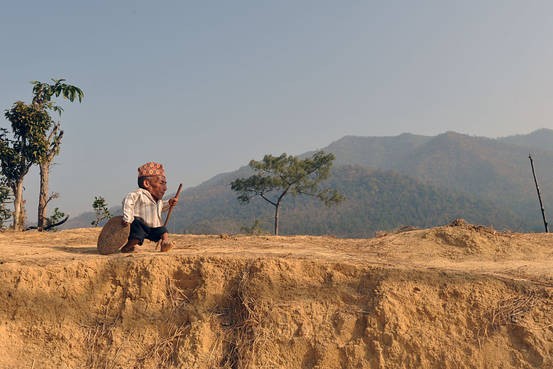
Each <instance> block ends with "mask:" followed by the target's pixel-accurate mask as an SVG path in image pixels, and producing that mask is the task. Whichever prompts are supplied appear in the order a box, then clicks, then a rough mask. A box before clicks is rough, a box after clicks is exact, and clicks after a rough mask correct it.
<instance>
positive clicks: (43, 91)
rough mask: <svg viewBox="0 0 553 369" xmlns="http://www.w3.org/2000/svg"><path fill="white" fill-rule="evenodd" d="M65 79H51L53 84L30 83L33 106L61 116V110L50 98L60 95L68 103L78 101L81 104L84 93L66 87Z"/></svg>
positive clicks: (74, 88) (77, 89)
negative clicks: (31, 85)
mask: <svg viewBox="0 0 553 369" xmlns="http://www.w3.org/2000/svg"><path fill="white" fill-rule="evenodd" d="M64 81H65V79H63V78H60V79H53V78H52V82H54V84H49V83H44V82H39V81H32V82H31V83H32V84H33V95H34V97H33V105H38V106H41V107H43V108H44V109H49V110H53V111H55V112H57V113H58V114H60V115H61V112H62V111H63V109H62V108H61V107H60V106H58V105H55V104H54V102H53V101H52V97H54V96H55V97H59V96H60V95H61V96H62V97H63V98H65V99H68V100H69V101H71V102H73V101H75V99H77V100H79V102H82V100H83V97H84V92H83V91H82V90H81V89H80V88H78V87H76V86H73V85H68V84H66V83H64Z"/></svg>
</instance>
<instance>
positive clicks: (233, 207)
mask: <svg viewBox="0 0 553 369" xmlns="http://www.w3.org/2000/svg"><path fill="white" fill-rule="evenodd" d="M322 150H324V151H326V152H332V153H333V154H334V155H335V156H336V161H335V168H334V169H333V175H332V177H331V178H330V180H329V181H328V183H327V184H328V185H329V186H332V187H334V188H337V189H339V190H340V191H342V192H343V193H344V194H345V195H346V197H347V198H348V200H347V201H345V202H344V203H343V204H340V205H339V206H337V207H335V208H330V209H326V208H325V207H324V206H322V205H321V204H318V203H314V202H310V201H309V200H308V199H302V198H297V199H294V198H289V199H287V200H286V202H285V204H284V205H283V213H282V223H281V231H282V234H334V235H337V236H346V237H347V236H349V237H369V236H372V235H373V234H374V232H375V231H377V230H387V229H394V228H397V227H400V226H405V225H414V226H421V227H430V226H435V225H440V224H444V223H445V222H448V221H451V220H452V219H453V218H456V217H462V218H466V219H467V220H468V221H471V222H474V223H477V224H484V225H492V226H494V227H496V228H499V229H504V228H507V229H512V230H517V231H541V229H543V225H542V224H541V214H540V213H539V205H538V202H537V198H536V192H535V187H534V184H533V180H532V177H531V169H530V163H529V160H528V154H529V152H532V153H533V155H534V159H535V162H536V166H537V169H538V178H539V180H540V187H541V188H542V192H543V199H544V204H545V207H546V211H547V208H548V204H551V205H552V206H553V170H548V168H547V167H546V163H553V131H552V130H549V129H541V130H539V131H536V132H532V133H530V134H528V135H517V136H509V137H503V138H497V139H491V138H484V137H474V136H468V135H464V134H459V133H455V132H446V133H443V134H440V135H437V136H420V135H414V134H409V133H405V134H401V135H399V136H395V137H357V136H345V137H343V138H341V139H339V140H337V141H334V142H332V143H331V144H330V145H328V146H327V147H325V148H323V149H322ZM276 154H278V153H276ZM304 155H307V154H304ZM256 159H260V158H256ZM249 174H250V169H249V168H248V167H242V168H240V169H239V170H237V171H235V172H230V173H224V174H219V175H216V176H214V177H213V178H211V179H210V180H208V181H206V182H204V183H202V184H200V185H199V186H196V187H194V188H189V189H187V190H185V191H184V192H183V194H182V195H181V199H182V201H181V203H180V204H179V206H178V207H177V208H175V210H174V211H173V215H172V221H171V222H170V223H171V225H170V231H171V232H178V233H180V232H185V233H237V232H241V228H243V227H247V226H251V225H252V224H253V223H254V221H255V220H258V221H260V223H261V224H262V225H263V227H264V229H266V230H267V231H269V230H270V228H271V227H270V224H271V218H272V210H273V208H272V207H270V206H268V204H266V203H264V202H263V201H262V200H259V201H253V202H252V203H251V204H250V205H248V206H242V205H240V204H239V203H238V201H237V200H236V194H235V193H233V192H232V191H231V190H230V182H232V180H234V179H235V178H239V177H245V176H248V175H249ZM91 215H92V214H91V213H88V214H83V215H81V216H79V217H77V218H75V219H72V220H70V222H68V226H69V227H78V226H88V225H89V224H90V220H89V219H90V218H91Z"/></svg>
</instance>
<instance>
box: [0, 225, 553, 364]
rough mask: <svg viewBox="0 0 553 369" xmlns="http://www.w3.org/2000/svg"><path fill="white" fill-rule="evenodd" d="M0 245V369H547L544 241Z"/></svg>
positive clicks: (69, 235)
mask: <svg viewBox="0 0 553 369" xmlns="http://www.w3.org/2000/svg"><path fill="white" fill-rule="evenodd" d="M99 231H100V230H99V229H98V228H90V229H76V230H67V231H61V232H52V233H38V232H25V233H11V232H4V233H0V286H1V289H0V368H6V369H11V368H47V369H48V368H103V369H108V368H145V369H148V368H198V369H200V368H201V369H204V368H205V369H212V368H228V369H245V368H252V369H253V368H286V369H307V368H314V369H330V368H339V369H344V368H371V369H373V368H374V369H376V368H378V369H384V368H386V369H395V368H422V369H427V368H428V369H430V368H433V369H447V368H452V369H453V368H490V369H491V368H494V369H495V368H503V369H509V368H513V369H514V368H517V369H520V368H553V304H552V300H551V299H552V296H553V270H552V266H553V235H551V234H545V233H535V234H520V233H505V232H503V233H502V232H496V231H494V230H493V229H490V228H486V227H481V226H474V225H470V224H466V223H464V222H454V223H452V224H451V225H447V226H443V227H437V228H431V229H421V230H417V229H415V230H405V231H398V232H392V233H389V234H382V235H379V237H375V238H371V239H339V238H334V237H308V236H295V237H274V236H241V235H236V236H235V235H213V236H197V235H171V239H172V240H174V241H176V248H175V249H173V250H171V251H170V252H169V253H160V252H157V251H155V250H154V244H153V243H149V244H146V245H145V246H143V247H142V248H141V251H140V252H138V253H134V254H130V255H129V254H120V253H118V254H113V255H105V256H104V255H99V254H98V253H97V250H96V240H97V237H98V234H99Z"/></svg>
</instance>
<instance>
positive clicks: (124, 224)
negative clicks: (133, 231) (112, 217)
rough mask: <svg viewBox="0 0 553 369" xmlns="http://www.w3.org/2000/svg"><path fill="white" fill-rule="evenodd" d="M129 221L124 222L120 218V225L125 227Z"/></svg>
mask: <svg viewBox="0 0 553 369" xmlns="http://www.w3.org/2000/svg"><path fill="white" fill-rule="evenodd" d="M129 224H130V223H127V222H125V221H124V220H121V225H122V226H123V227H127V226H128V225H129Z"/></svg>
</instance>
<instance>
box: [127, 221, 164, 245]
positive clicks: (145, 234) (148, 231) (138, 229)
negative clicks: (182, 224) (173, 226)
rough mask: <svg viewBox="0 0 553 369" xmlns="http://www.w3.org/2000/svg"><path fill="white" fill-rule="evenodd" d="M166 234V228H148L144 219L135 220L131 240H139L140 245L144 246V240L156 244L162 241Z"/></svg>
mask: <svg viewBox="0 0 553 369" xmlns="http://www.w3.org/2000/svg"><path fill="white" fill-rule="evenodd" d="M164 233H167V228H166V227H148V226H147V225H146V224H145V223H144V221H143V220H142V218H134V220H133V222H132V223H131V231H130V234H129V240H138V241H139V242H138V244H139V245H142V243H143V242H144V239H147V240H150V241H154V242H157V241H159V240H161V236H162V235H163V234H164Z"/></svg>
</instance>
